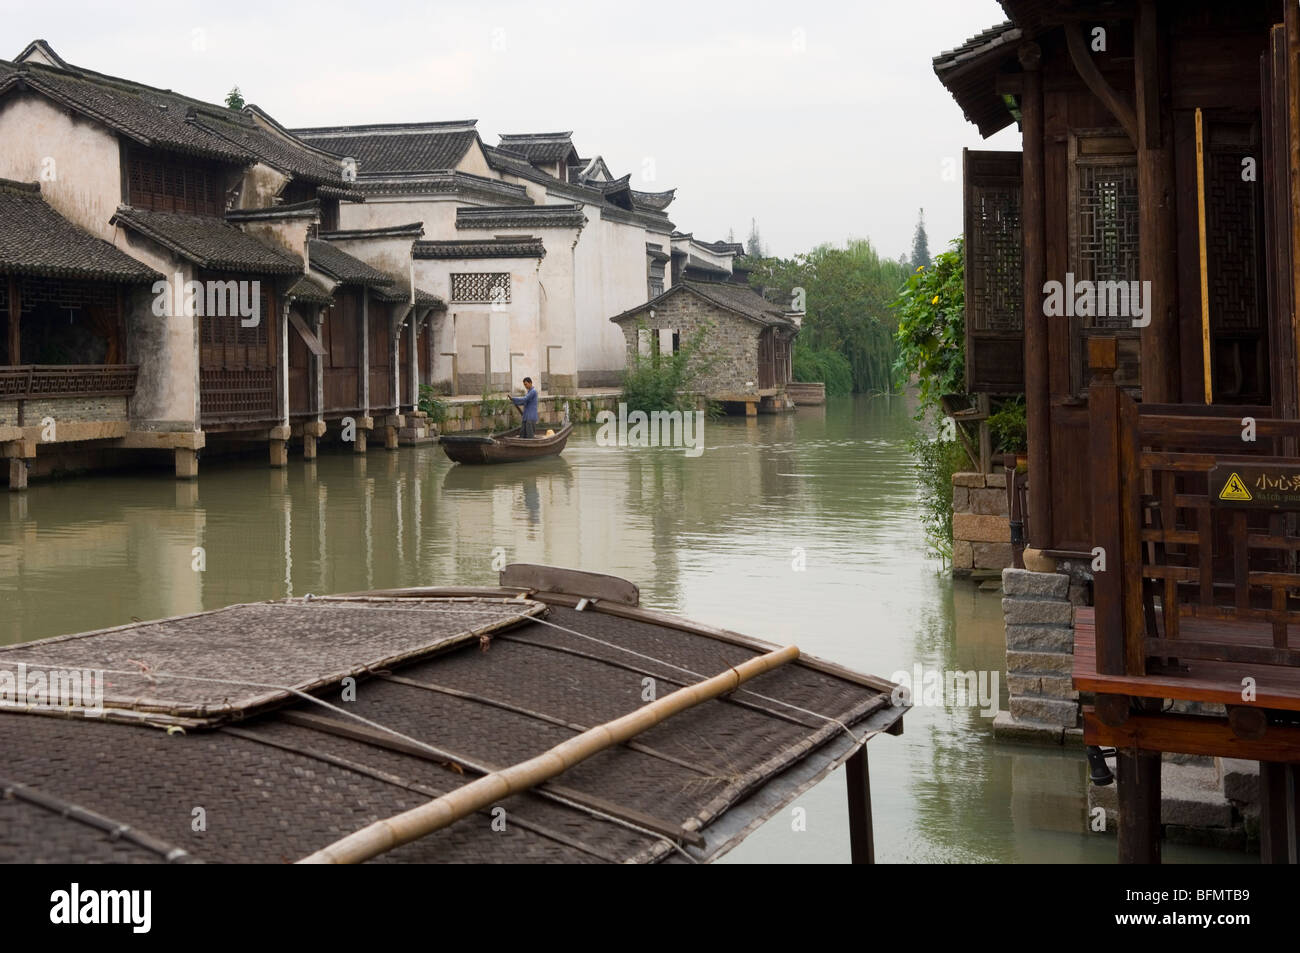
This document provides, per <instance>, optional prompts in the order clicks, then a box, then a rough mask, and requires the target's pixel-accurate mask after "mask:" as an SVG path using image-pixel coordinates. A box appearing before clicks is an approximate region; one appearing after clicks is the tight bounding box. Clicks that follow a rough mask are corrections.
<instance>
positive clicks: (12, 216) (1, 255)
mask: <svg viewBox="0 0 1300 953" xmlns="http://www.w3.org/2000/svg"><path fill="white" fill-rule="evenodd" d="M0 273H8V274H18V275H45V276H48V277H58V278H84V279H90V280H95V281H117V282H123V283H131V282H145V281H153V280H156V279H158V278H159V277H161V276H160V275H159V274H158V273H157V272H156V271H154V270H153V269H152V268H149V267H147V266H145V265H144V264H142V263H141V262H138V261H136V260H135V259H134V258H132V257H131V256H130V255H128V254H126V253H125V252H122V251H119V250H118V249H117V248H115V247H113V245H111V244H110V243H108V242H106V241H104V240H103V239H101V238H96V237H95V236H94V235H91V234H90V233H89V232H86V231H83V230H82V229H80V228H78V227H77V226H76V225H73V224H72V223H71V222H69V221H68V220H67V219H66V218H64V217H63V216H62V215H60V214H59V213H58V212H56V211H54V209H52V208H51V207H50V206H49V205H47V204H46V203H45V200H44V199H42V198H41V189H40V186H39V185H36V184H31V185H28V184H26V183H23V182H11V181H9V180H8V179H0Z"/></svg>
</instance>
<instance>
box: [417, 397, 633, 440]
mask: <svg viewBox="0 0 1300 953" xmlns="http://www.w3.org/2000/svg"><path fill="white" fill-rule="evenodd" d="M442 400H443V402H444V403H446V405H447V416H446V418H445V419H444V420H442V421H441V422H440V423H438V425H437V426H438V430H439V432H440V433H465V432H469V431H475V430H487V429H489V428H492V429H495V430H510V429H511V428H513V427H517V426H519V419H520V418H519V413H518V411H516V410H515V409H514V408H512V407H511V406H510V405H509V404H504V403H502V402H503V401H504V400H505V398H500V399H499V400H498V401H497V402H496V403H494V404H491V405H489V406H487V407H484V405H483V401H482V400H481V399H480V398H474V399H472V400H451V399H448V398H442ZM618 401H619V395H618V394H598V395H594V396H589V397H562V396H556V395H554V394H548V395H546V396H545V397H539V398H538V399H537V416H538V418H540V423H541V424H542V425H543V429H542V431H541V432H542V433H545V432H546V430H545V428H544V425H546V424H549V423H555V422H556V421H558V420H560V419H562V418H563V416H564V411H565V409H566V408H567V410H568V411H569V420H570V421H571V422H572V423H575V424H578V423H587V422H589V421H593V420H595V419H596V414H598V413H600V412H601V411H602V410H612V411H614V412H615V413H618Z"/></svg>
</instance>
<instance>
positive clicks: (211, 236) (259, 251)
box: [110, 205, 302, 275]
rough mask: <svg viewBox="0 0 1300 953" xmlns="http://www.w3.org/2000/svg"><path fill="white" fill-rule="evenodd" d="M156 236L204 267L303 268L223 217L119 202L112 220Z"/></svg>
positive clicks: (276, 271)
mask: <svg viewBox="0 0 1300 953" xmlns="http://www.w3.org/2000/svg"><path fill="white" fill-rule="evenodd" d="M110 224H113V225H120V226H122V227H123V228H127V229H130V230H131V231H133V232H136V233H138V234H140V235H144V236H145V237H147V238H150V239H152V240H153V241H155V242H157V243H158V244H160V245H162V246H163V247H164V248H167V249H170V250H171V251H172V252H174V253H176V254H177V255H179V256H181V257H182V258H184V259H185V260H187V261H191V262H193V263H194V264H196V265H198V266H199V267H200V268H208V269H212V270H222V271H235V272H246V273H249V274H261V275H290V274H294V273H296V272H301V271H302V259H301V258H299V257H298V256H297V255H294V254H291V253H290V252H288V251H285V250H284V249H283V248H280V247H278V246H276V245H271V244H268V243H266V242H263V241H260V240H258V239H257V238H255V237H254V236H252V235H250V234H248V233H247V232H244V231H241V230H240V229H238V228H236V227H235V226H234V225H231V224H228V223H227V222H226V221H224V220H223V219H219V218H212V217H209V216H207V215H182V214H180V213H178V212H152V211H146V210H144V209H138V208H132V207H130V206H128V205H122V206H119V207H118V209H117V211H116V212H115V213H114V214H113V218H112V220H111V222H110Z"/></svg>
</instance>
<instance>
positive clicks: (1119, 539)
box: [1089, 338, 1300, 675]
mask: <svg viewBox="0 0 1300 953" xmlns="http://www.w3.org/2000/svg"><path fill="white" fill-rule="evenodd" d="M1115 357H1116V355H1115V342H1114V339H1113V338H1112V339H1107V338H1094V339H1092V340H1091V341H1090V342H1089V365H1090V369H1091V372H1092V375H1093V377H1092V384H1091V387H1090V389H1089V415H1090V452H1091V474H1092V493H1093V498H1092V503H1093V529H1094V544H1095V546H1096V547H1097V548H1096V549H1094V551H1093V555H1094V602H1095V608H1096V620H1097V670H1098V672H1099V673H1102V674H1108V675H1143V674H1148V673H1150V672H1152V671H1154V670H1156V669H1161V668H1164V669H1167V668H1169V667H1171V666H1177V665H1178V660H1180V659H1183V660H1186V659H1215V660H1219V661H1222V662H1245V663H1251V664H1258V665H1283V666H1300V641H1296V642H1292V641H1291V640H1290V630H1291V626H1292V625H1294V624H1297V623H1300V568H1298V566H1297V554H1298V553H1300V517H1298V516H1297V514H1300V458H1298V457H1297V456H1296V450H1295V448H1296V446H1297V444H1298V443H1300V421H1297V420H1282V419H1275V418H1272V417H1270V410H1269V408H1268V407H1265V406H1224V405H1213V406H1209V407H1207V406H1203V405H1183V404H1177V405H1175V404H1163V405H1160V404H1138V403H1137V402H1136V401H1135V400H1133V398H1132V397H1130V396H1129V395H1128V394H1127V393H1125V392H1124V391H1123V390H1121V389H1120V388H1118V387H1117V386H1116V385H1115V379H1114V371H1115V363H1116V361H1115ZM1099 560H1101V561H1099ZM1102 561H1104V568H1101V567H1102V565H1103V562H1102Z"/></svg>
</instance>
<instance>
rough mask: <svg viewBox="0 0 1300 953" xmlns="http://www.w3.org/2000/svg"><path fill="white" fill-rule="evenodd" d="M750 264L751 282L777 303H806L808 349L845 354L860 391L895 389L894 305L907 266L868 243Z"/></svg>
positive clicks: (802, 336) (803, 341) (826, 247)
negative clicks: (893, 372) (883, 254)
mask: <svg viewBox="0 0 1300 953" xmlns="http://www.w3.org/2000/svg"><path fill="white" fill-rule="evenodd" d="M750 264H751V265H752V267H753V269H754V270H753V272H752V274H751V278H750V281H751V283H752V284H754V285H755V286H756V287H758V288H760V289H761V290H762V291H763V292H764V294H766V295H767V296H768V297H769V298H771V299H772V300H773V301H778V302H780V303H783V304H786V305H787V306H790V304H792V303H793V304H798V303H800V301H802V303H803V304H804V306H805V310H806V314H805V316H804V322H803V330H802V331H801V332H800V334H799V341H800V344H801V346H802V347H805V348H808V349H810V350H811V351H813V352H822V351H829V352H836V353H839V354H842V355H844V357H845V358H847V359H848V362H849V366H850V367H851V368H852V371H853V389H854V390H855V391H857V392H859V393H868V392H872V391H890V390H892V389H893V386H892V368H893V365H894V361H895V357H896V351H895V348H896V345H895V333H896V332H897V330H898V322H897V317H896V315H895V313H894V312H893V310H891V308H890V307H889V305H890V303H891V302H892V301H893V300H894V298H895V297H896V296H897V294H898V289H899V288H900V287H901V286H902V284H903V282H904V281H906V280H907V273H908V268H907V267H906V266H904V265H902V264H900V263H899V262H897V261H894V260H892V259H889V258H882V257H881V255H880V253H879V252H877V251H876V249H875V248H874V247H872V245H871V242H870V241H868V240H866V239H857V240H854V241H850V242H848V244H847V245H845V246H844V247H843V248H839V247H836V246H834V245H830V244H825V245H819V246H818V247H817V248H814V249H813V250H812V251H810V252H808V253H806V254H803V255H796V256H795V257H794V258H788V259H782V258H765V259H762V260H760V261H756V262H750ZM800 290H802V294H800Z"/></svg>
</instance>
